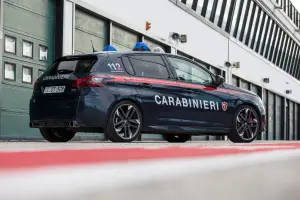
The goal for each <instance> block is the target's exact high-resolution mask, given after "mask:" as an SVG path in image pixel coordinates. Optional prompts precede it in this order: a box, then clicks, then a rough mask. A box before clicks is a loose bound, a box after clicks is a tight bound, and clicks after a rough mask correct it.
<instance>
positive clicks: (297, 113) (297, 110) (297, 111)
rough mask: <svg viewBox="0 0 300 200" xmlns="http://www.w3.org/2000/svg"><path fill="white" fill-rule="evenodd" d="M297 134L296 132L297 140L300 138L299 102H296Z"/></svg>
mask: <svg viewBox="0 0 300 200" xmlns="http://www.w3.org/2000/svg"><path fill="white" fill-rule="evenodd" d="M294 112H295V124H294V125H295V134H296V140H299V139H300V135H299V134H300V133H299V104H297V103H296V104H295V110H294Z"/></svg>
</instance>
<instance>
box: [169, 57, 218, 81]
mask: <svg viewBox="0 0 300 200" xmlns="http://www.w3.org/2000/svg"><path fill="white" fill-rule="evenodd" d="M165 57H166V61H167V62H168V66H169V67H170V70H172V73H173V74H174V77H175V80H176V81H178V82H184V83H190V84H198V85H203V86H213V85H212V84H213V82H214V81H215V80H216V75H214V74H213V73H212V72H211V71H209V70H208V69H207V68H205V67H204V66H201V65H200V64H199V63H197V62H195V61H193V60H190V59H188V58H185V57H181V56H177V55H165ZM168 58H177V59H180V60H184V61H186V62H189V63H191V64H194V65H195V66H197V67H199V68H200V69H202V70H203V71H205V72H207V73H208V74H209V75H210V77H211V79H212V82H211V83H210V84H204V83H195V82H189V81H184V80H180V79H179V77H178V75H177V73H176V71H175V69H174V66H173V65H172V63H171V62H170V60H169V59H168Z"/></svg>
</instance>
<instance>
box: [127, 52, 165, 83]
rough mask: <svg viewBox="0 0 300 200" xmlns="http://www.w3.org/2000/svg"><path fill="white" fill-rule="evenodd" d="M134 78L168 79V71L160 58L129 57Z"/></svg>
mask: <svg viewBox="0 0 300 200" xmlns="http://www.w3.org/2000/svg"><path fill="white" fill-rule="evenodd" d="M129 60H130V62H131V64H132V66H133V69H134V71H135V75H136V76H140V77H148V78H159V79H169V78H170V76H169V73H168V70H167V68H166V66H165V64H164V62H163V60H162V58H161V57H160V56H129Z"/></svg>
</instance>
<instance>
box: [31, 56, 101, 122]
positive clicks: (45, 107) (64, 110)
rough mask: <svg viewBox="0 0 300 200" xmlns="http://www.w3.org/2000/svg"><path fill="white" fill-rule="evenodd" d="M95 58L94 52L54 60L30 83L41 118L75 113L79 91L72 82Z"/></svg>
mask: <svg viewBox="0 0 300 200" xmlns="http://www.w3.org/2000/svg"><path fill="white" fill-rule="evenodd" d="M97 62H99V60H98V58H97V56H96V55H95V56H94V55H91V56H71V57H63V58H61V59H58V60H56V61H55V62H54V63H53V64H52V65H51V66H50V67H49V68H48V69H47V70H46V71H45V72H44V74H43V75H42V76H41V77H40V78H39V79H38V80H37V82H36V83H35V86H34V94H33V95H34V98H35V101H36V103H37V104H39V106H38V108H40V110H39V114H40V115H42V116H44V117H45V118H51V117H55V118H71V117H74V116H76V109H77V104H78V99H79V96H80V91H79V90H78V89H77V87H76V86H74V85H73V84H74V82H75V80H77V79H78V78H81V77H85V76H88V75H89V74H90V73H91V72H92V71H93V67H94V66H95V64H96V63H97ZM42 116H41V118H43V117H42Z"/></svg>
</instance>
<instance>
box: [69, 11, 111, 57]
mask: <svg viewBox="0 0 300 200" xmlns="http://www.w3.org/2000/svg"><path fill="white" fill-rule="evenodd" d="M106 29H107V23H106V22H105V21H104V20H103V19H101V18H100V17H98V16H94V15H92V14H91V13H88V12H85V11H82V10H80V9H76V11H75V52H76V53H91V52H93V48H92V44H91V41H92V42H93V45H94V47H95V49H96V51H102V50H103V48H104V46H105V44H106V42H107V41H106V40H105V38H106Z"/></svg>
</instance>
